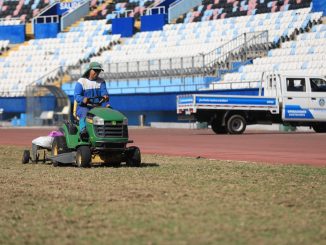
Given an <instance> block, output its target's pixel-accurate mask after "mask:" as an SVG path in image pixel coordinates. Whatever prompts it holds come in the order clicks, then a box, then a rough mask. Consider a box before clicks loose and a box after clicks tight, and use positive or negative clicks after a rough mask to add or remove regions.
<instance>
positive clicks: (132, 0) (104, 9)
mask: <svg viewBox="0 0 326 245" xmlns="http://www.w3.org/2000/svg"><path fill="white" fill-rule="evenodd" d="M156 1H157V0H156ZM153 3H155V0H116V1H112V0H109V1H106V2H103V5H102V6H101V8H100V9H98V10H96V11H93V12H92V14H91V15H89V16H87V17H85V20H101V19H106V20H107V21H108V22H109V23H110V21H111V20H112V19H114V18H116V17H117V14H119V15H121V16H125V15H126V16H128V17H135V18H139V16H140V15H142V14H143V13H144V11H145V9H146V8H147V7H148V6H151V5H152V4H153ZM113 12H116V13H113Z"/></svg>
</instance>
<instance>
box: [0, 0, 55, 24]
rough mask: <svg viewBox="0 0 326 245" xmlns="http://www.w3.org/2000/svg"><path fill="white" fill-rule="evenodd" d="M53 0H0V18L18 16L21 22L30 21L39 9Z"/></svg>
mask: <svg viewBox="0 0 326 245" xmlns="http://www.w3.org/2000/svg"><path fill="white" fill-rule="evenodd" d="M54 1H55V0H17V1H14V0H7V1H5V0H4V1H0V10H1V11H0V19H1V18H5V19H11V18H19V19H20V20H21V21H22V22H24V23H25V22H30V21H31V19H32V18H33V17H35V16H36V15H37V14H38V13H39V12H40V10H41V9H43V8H44V7H46V6H47V5H48V4H49V3H52V2H54Z"/></svg>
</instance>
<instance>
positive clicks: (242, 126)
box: [226, 114, 247, 134]
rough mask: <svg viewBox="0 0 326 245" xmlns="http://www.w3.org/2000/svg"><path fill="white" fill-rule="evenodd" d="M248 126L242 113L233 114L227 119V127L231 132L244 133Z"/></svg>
mask: <svg viewBox="0 0 326 245" xmlns="http://www.w3.org/2000/svg"><path fill="white" fill-rule="evenodd" d="M246 127H247V122H246V119H245V118H244V117H243V116H241V115H238V114H235V115H232V116H231V117H229V119H228V120H227V124H226V128H227V131H228V133H229V134H242V133H243V132H244V131H245V130H246Z"/></svg>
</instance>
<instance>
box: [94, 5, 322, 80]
mask: <svg viewBox="0 0 326 245" xmlns="http://www.w3.org/2000/svg"><path fill="white" fill-rule="evenodd" d="M309 11H310V10H309V9H300V10H293V11H285V12H278V13H268V14H260V15H252V16H241V17H234V18H228V19H224V20H214V21H206V22H199V23H183V24H173V25H165V26H164V30H163V31H154V32H142V33H137V34H136V35H135V36H134V37H133V38H130V39H128V40H126V41H125V42H124V43H123V44H121V45H117V46H115V47H113V48H112V50H108V51H105V52H103V53H102V55H101V56H100V57H94V58H92V59H93V60H97V61H99V62H101V63H104V64H106V63H110V64H112V63H116V64H117V65H119V67H128V69H129V72H142V71H145V70H148V64H152V63H155V64H157V67H156V68H157V69H159V68H160V69H162V70H164V69H169V63H168V59H170V58H174V57H190V56H194V57H197V58H198V59H195V64H191V63H189V64H188V65H189V66H193V65H194V66H202V64H203V61H202V59H200V56H201V55H205V54H207V53H208V52H210V51H213V50H215V49H217V48H219V47H220V46H221V45H223V44H225V43H227V42H229V41H230V40H232V39H234V38H236V37H237V36H239V35H241V34H243V33H249V32H259V31H266V30H268V34H269V40H270V41H273V42H274V43H279V42H280V41H281V40H283V41H284V40H290V39H292V38H293V37H294V35H295V34H297V33H299V32H303V31H305V29H306V28H307V27H309V26H311V25H312V23H317V22H318V21H319V20H320V18H321V13H309ZM158 60H161V63H160V67H159V62H155V61H158ZM165 61H167V62H165ZM126 62H129V65H126V64H124V63H126ZM132 62H142V64H145V65H142V66H139V67H138V68H137V66H136V65H135V64H134V63H132ZM113 65H114V64H113ZM113 65H112V67H113V68H112V69H110V73H111V74H113V73H115V72H121V70H119V71H117V69H115V67H114V66H113ZM183 68H184V66H183ZM135 69H138V71H137V70H135Z"/></svg>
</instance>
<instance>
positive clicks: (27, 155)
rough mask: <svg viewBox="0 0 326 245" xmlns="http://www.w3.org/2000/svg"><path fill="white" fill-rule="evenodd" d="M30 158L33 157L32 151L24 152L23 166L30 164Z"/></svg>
mask: <svg viewBox="0 0 326 245" xmlns="http://www.w3.org/2000/svg"><path fill="white" fill-rule="evenodd" d="M30 157H31V153H30V151H29V150H24V153H23V158H22V164H26V163H29V159H30Z"/></svg>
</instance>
